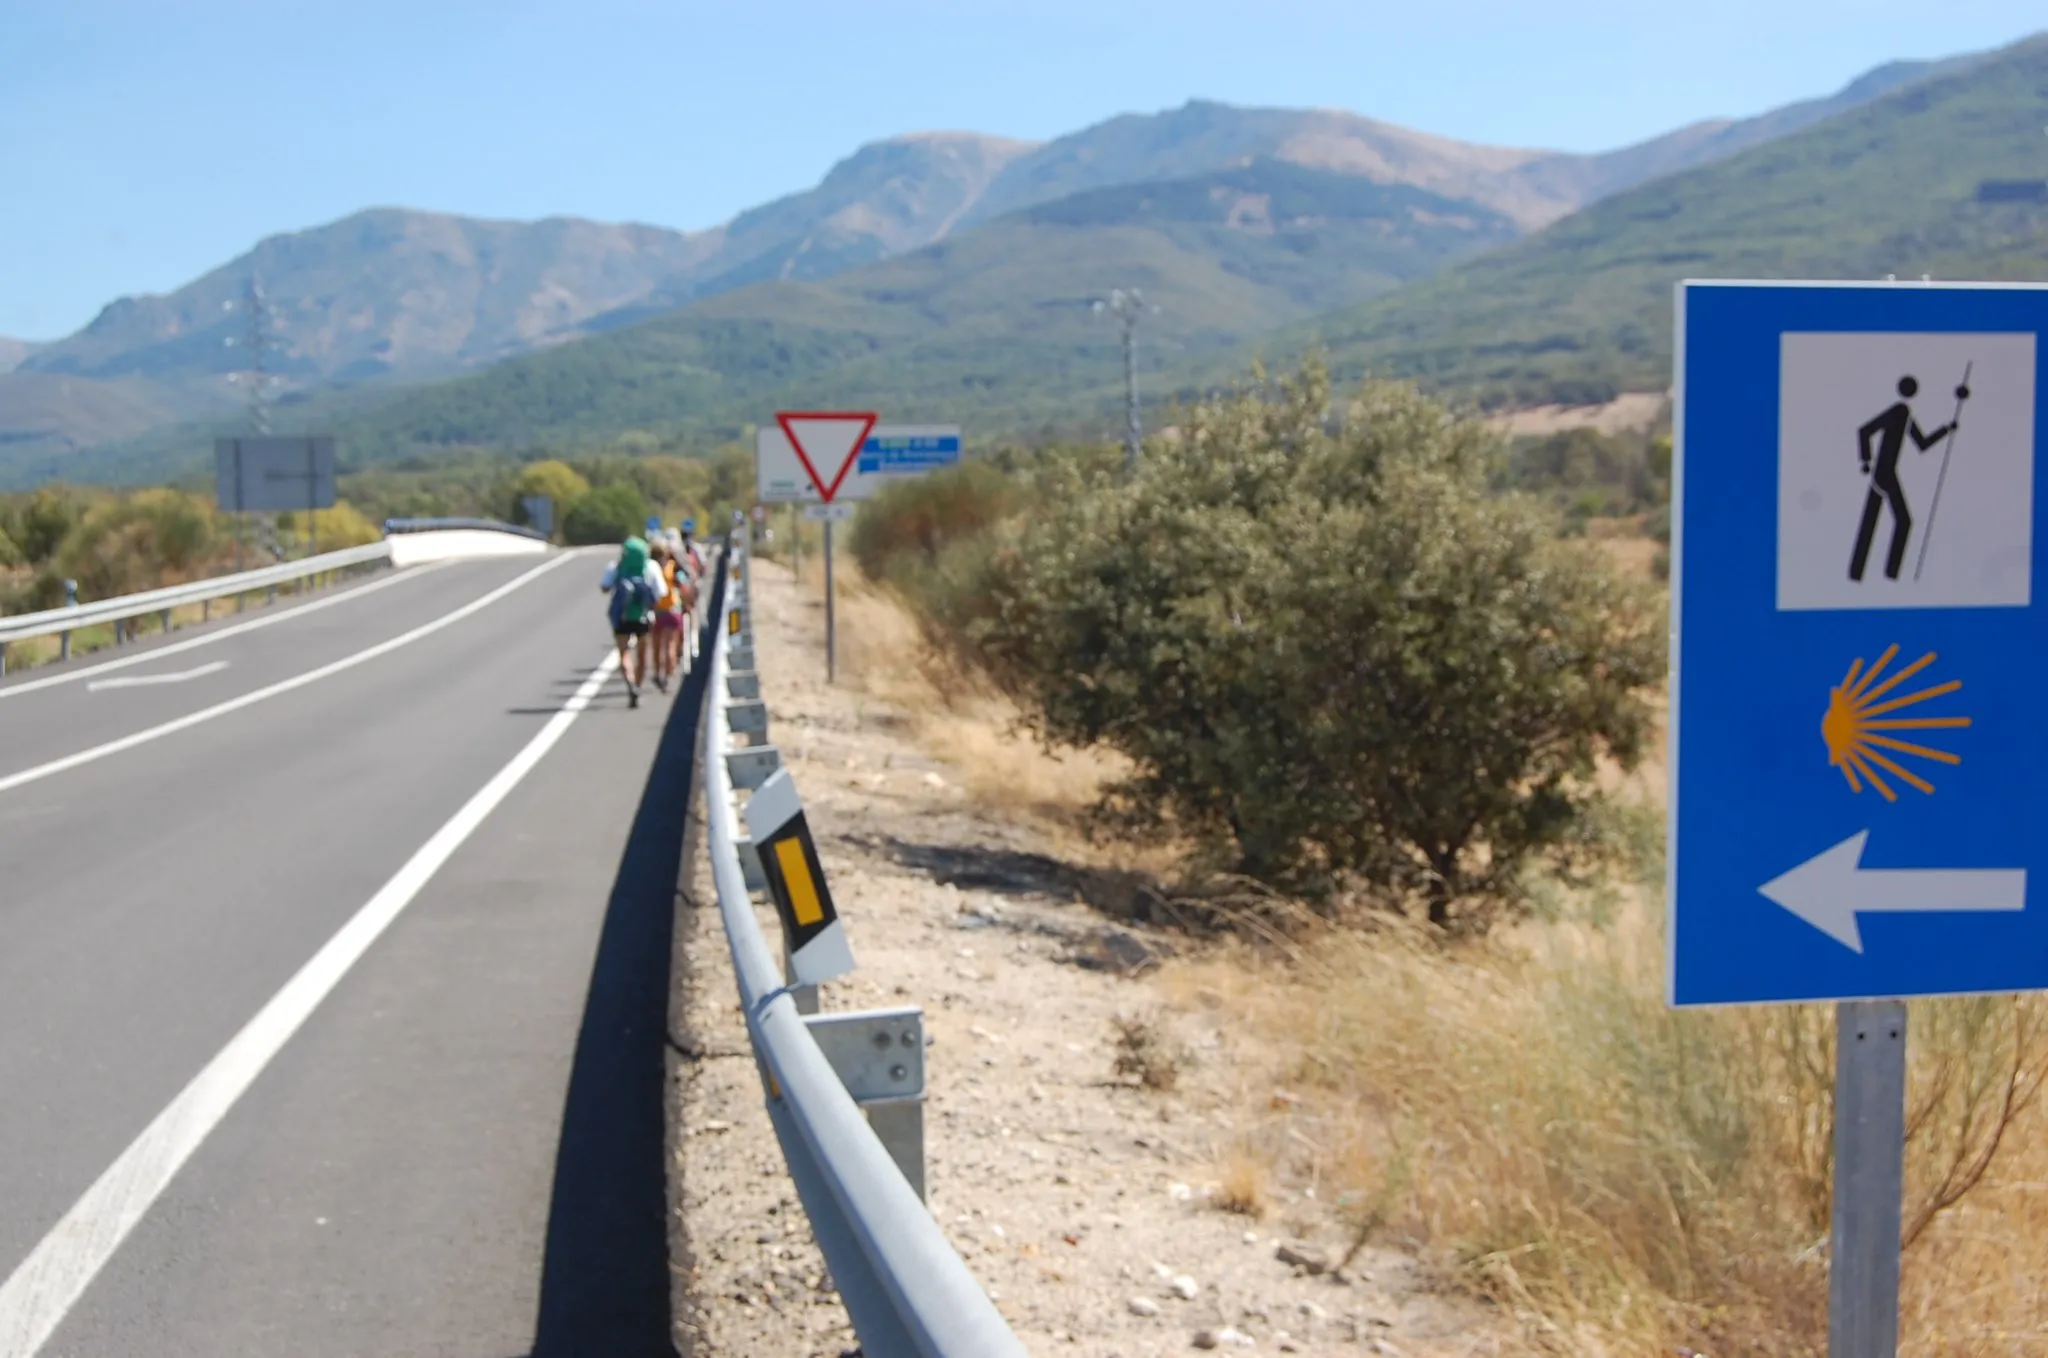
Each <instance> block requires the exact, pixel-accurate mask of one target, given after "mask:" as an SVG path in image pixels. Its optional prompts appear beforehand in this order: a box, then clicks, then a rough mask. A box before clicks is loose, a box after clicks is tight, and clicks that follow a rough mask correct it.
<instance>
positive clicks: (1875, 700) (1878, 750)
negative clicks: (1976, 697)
mask: <svg viewBox="0 0 2048 1358" xmlns="http://www.w3.org/2000/svg"><path fill="white" fill-rule="evenodd" d="M1898 656H1899V648H1898V647H1897V646H1892V647H1889V648H1888V649H1887V650H1886V651H1885V653H1884V654H1883V655H1881V656H1879V657H1878V658H1877V663H1876V664H1875V665H1872V666H1871V667H1870V668H1869V669H1867V670H1866V669H1864V668H1863V659H1862V657H1861V656H1859V657H1857V659H1856V663H1855V664H1853V665H1851V666H1849V672H1848V673H1847V674H1845V675H1843V676H1842V682H1841V683H1840V684H1839V685H1837V686H1836V687H1834V688H1831V689H1829V690H1828V710H1827V713H1826V715H1824V716H1822V717H1821V719H1820V738H1821V739H1822V740H1824V741H1826V742H1827V747H1828V763H1829V764H1831V765H1833V766H1834V767H1835V768H1838V769H1840V770H1841V771H1842V777H1844V778H1846V779H1847V780H1848V782H1849V790H1850V791H1851V792H1861V791H1863V785H1864V784H1865V783H1868V784H1869V785H1870V786H1872V787H1874V788H1876V789H1877V790H1878V793H1879V794H1880V795H1881V796H1882V797H1883V798H1884V799H1885V800H1886V801H1888V802H1895V801H1897V800H1898V799H1899V795H1898V794H1897V793H1896V792H1893V791H1892V788H1891V784H1890V783H1887V782H1886V781H1885V779H1884V774H1885V773H1889V774H1891V775H1892V776H1893V777H1894V778H1897V779H1898V780H1899V781H1900V782H1902V783H1905V784H1907V785H1908V786H1910V787H1914V788H1918V789H1919V790H1920V791H1921V792H1925V793H1932V792H1933V791H1934V784H1932V783H1930V782H1928V781H1927V780H1926V779H1925V778H1923V777H1921V776H1920V775H1919V774H1917V773H1914V772H1913V771H1912V770H1911V769H1909V768H1907V767H1906V766H1905V765H1903V764H1901V763H1900V762H1899V761H1898V759H1896V758H1893V757H1892V755H1899V756H1904V757H1906V758H1911V759H1922V760H1931V761H1933V762H1934V763H1937V764H1960V763H1962V762H1963V760H1962V756H1960V755H1955V754H1950V753H1949V752H1948V751H1947V750H1937V749H1933V748H1930V747H1929V746H1926V745H1916V744H1914V743H1913V742H1911V741H1907V740H1900V739H1899V738H1898V737H1897V736H1893V735H1887V734H1885V733H1886V732H1888V731H1928V730H1940V729H1954V728H1956V727H1961V726H1968V725H1969V724H1970V719H1969V718H1968V717H1928V716H1893V715H1891V714H1892V713H1895V712H1897V713H1903V712H1906V711H1907V710H1908V709H1910V708H1914V707H1917V706H1919V705H1920V704H1921V703H1926V702H1932V701H1933V700H1935V699H1936V698H1943V697H1946V696H1948V695H1949V694H1951V693H1954V692H1956V691H1957V690H1958V689H1960V688H1962V686H1963V681H1962V680H1960V679H1950V680H1948V681H1947V682H1945V683H1940V684H1935V685H1933V686H1932V687H1929V688H1923V689H1920V690H1919V691H1918V692H1914V693H1908V694H1906V695H1905V696H1904V697H1902V698H1887V697H1886V696H1885V695H1887V694H1889V693H1890V692H1891V691H1892V690H1893V689H1895V688H1897V687H1898V686H1899V685H1901V684H1903V683H1905V682H1906V681H1907V680H1908V679H1911V678H1912V677H1913V676H1914V675H1916V674H1918V673H1920V671H1922V670H1924V669H1926V668H1927V667H1928V666H1929V665H1932V664H1933V663H1934V652H1932V651H1929V652H1928V653H1927V654H1926V655H1923V656H1921V657H1920V658H1919V659H1918V660H1915V661H1914V662H1913V663H1912V664H1910V665H1908V666H1906V667H1905V668H1904V669H1901V670H1897V671H1895V672H1893V673H1892V674H1891V676H1890V677H1888V678H1887V677H1886V676H1885V670H1886V669H1887V668H1889V667H1890V665H1891V663H1892V661H1894V660H1896V659H1898ZM1886 751H1890V752H1892V754H1889V755H1888V754H1887V753H1886ZM1879 770H1883V773H1880V772H1879Z"/></svg>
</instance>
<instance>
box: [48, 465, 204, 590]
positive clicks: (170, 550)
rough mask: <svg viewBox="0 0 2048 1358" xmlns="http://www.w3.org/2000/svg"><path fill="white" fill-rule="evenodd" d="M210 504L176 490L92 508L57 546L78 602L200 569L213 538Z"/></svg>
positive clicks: (172, 580)
mask: <svg viewBox="0 0 2048 1358" xmlns="http://www.w3.org/2000/svg"><path fill="white" fill-rule="evenodd" d="M216 533H217V522H216V515H215V512H214V509H213V506H212V505H211V504H209V503H208V502H207V501H205V500H202V499H200V498H199V497H198V496H196V495H188V494H186V493H184V492H183V491H176V490H145V491H138V492H136V493H135V494H133V495H129V496H125V497H123V498H121V499H118V500H108V501H104V502H102V503H100V504H98V505H95V506H93V508H92V509H90V510H89V511H87V513H86V514H85V516H84V517H83V518H81V519H79V520H78V522H77V523H76V524H75V525H74V526H73V528H72V529H71V531H70V532H69V533H68V534H66V535H65V538H64V541H63V544H62V545H61V546H60V547H59V548H58V549H57V553H56V562H57V565H58V566H59V568H60V569H61V570H62V572H63V573H64V574H65V575H67V576H69V577H71V578H72V579H75V580H76V581H78V597H79V598H80V599H81V600H85V601H90V600H94V599H111V598H114V597H116V596H118V595H122V594H133V593H137V592H139V591H141V590H145V589H154V588H156V587H157V586H160V585H166V584H176V583H178V582H180V581H183V580H189V579H192V578H194V577H195V576H196V575H198V574H200V573H202V572H201V568H202V567H203V566H204V565H206V564H207V560H208V558H209V557H210V556H211V554H212V552H213V548H214V544H215V540H216Z"/></svg>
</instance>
